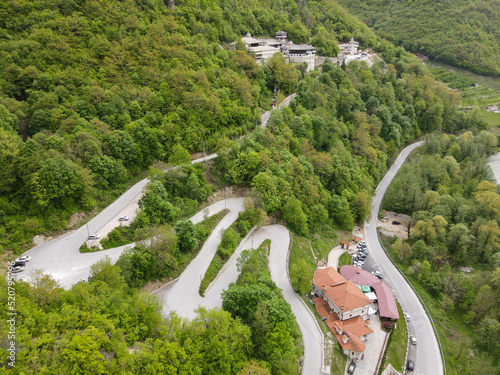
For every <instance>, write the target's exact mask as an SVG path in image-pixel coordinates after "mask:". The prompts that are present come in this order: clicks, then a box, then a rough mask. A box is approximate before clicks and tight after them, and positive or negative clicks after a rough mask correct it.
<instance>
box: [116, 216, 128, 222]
mask: <svg viewBox="0 0 500 375" xmlns="http://www.w3.org/2000/svg"><path fill="white" fill-rule="evenodd" d="M128 220H129V217H128V216H120V217H119V218H118V221H128Z"/></svg>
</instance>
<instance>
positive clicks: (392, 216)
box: [377, 211, 410, 239]
mask: <svg viewBox="0 0 500 375" xmlns="http://www.w3.org/2000/svg"><path fill="white" fill-rule="evenodd" d="M385 217H386V219H383V220H379V221H378V222H377V227H380V228H381V229H380V232H381V233H382V234H383V235H384V236H386V237H389V238H392V237H398V238H403V239H407V238H408V223H409V222H410V216H408V215H405V214H398V213H397V212H392V211H386V212H385ZM393 221H399V222H400V223H401V224H399V225H394V224H392V222H393Z"/></svg>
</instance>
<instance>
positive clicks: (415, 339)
mask: <svg viewBox="0 0 500 375" xmlns="http://www.w3.org/2000/svg"><path fill="white" fill-rule="evenodd" d="M410 342H411V343H412V344H413V345H417V338H416V337H415V336H410Z"/></svg>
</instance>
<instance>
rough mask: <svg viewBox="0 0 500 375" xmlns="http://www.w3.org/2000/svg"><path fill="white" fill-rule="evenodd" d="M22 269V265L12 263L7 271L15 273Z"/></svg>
mask: <svg viewBox="0 0 500 375" xmlns="http://www.w3.org/2000/svg"><path fill="white" fill-rule="evenodd" d="M22 271H24V266H20V265H14V266H10V267H9V272H11V273H17V272H22Z"/></svg>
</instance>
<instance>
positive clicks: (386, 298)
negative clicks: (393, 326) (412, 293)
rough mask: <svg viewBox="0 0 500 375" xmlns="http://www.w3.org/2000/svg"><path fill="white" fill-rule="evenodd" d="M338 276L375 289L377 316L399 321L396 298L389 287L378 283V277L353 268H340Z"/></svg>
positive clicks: (347, 266)
mask: <svg viewBox="0 0 500 375" xmlns="http://www.w3.org/2000/svg"><path fill="white" fill-rule="evenodd" d="M340 274H341V275H342V277H345V278H346V279H347V280H350V281H352V282H353V283H356V284H358V285H366V286H369V287H371V288H373V289H375V293H376V294H377V299H378V308H379V315H380V317H381V318H385V319H391V320H397V319H399V312H398V306H397V304H396V298H395V297H394V293H393V292H392V289H391V288H390V287H389V285H387V284H386V283H384V282H383V281H380V280H379V278H378V277H376V276H375V275H372V274H371V273H370V272H368V271H365V270H362V269H359V268H357V267H354V266H349V265H346V266H342V267H341V268H340Z"/></svg>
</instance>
